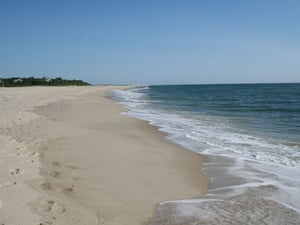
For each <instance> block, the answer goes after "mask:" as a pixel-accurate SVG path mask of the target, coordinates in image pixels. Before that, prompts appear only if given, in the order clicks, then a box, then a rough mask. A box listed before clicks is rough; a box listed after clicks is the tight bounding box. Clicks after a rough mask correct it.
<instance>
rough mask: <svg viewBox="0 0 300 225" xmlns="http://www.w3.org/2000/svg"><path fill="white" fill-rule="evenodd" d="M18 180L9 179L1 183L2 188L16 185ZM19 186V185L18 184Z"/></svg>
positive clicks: (0, 187) (0, 188)
mask: <svg viewBox="0 0 300 225" xmlns="http://www.w3.org/2000/svg"><path fill="white" fill-rule="evenodd" d="M16 185H17V182H12V181H8V182H6V183H4V184H2V185H0V190H2V189H6V188H9V187H10V186H16ZM18 186H19V185H18ZM0 225H1V224H0Z"/></svg>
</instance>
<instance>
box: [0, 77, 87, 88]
mask: <svg viewBox="0 0 300 225" xmlns="http://www.w3.org/2000/svg"><path fill="white" fill-rule="evenodd" d="M69 85H76V86H84V85H90V84H89V83H87V82H84V81H82V80H68V79H63V78H61V77H56V78H49V77H42V78H36V77H10V78H0V87H25V86H69Z"/></svg>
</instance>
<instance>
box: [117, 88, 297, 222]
mask: <svg viewBox="0 0 300 225" xmlns="http://www.w3.org/2000/svg"><path fill="white" fill-rule="evenodd" d="M299 90H300V85H299V84H277V85H271V84H269V85H198V86H197V85H191V86H189V85H186V86H154V87H153V86H152V87H141V88H136V89H131V90H126V91H116V92H113V93H112V95H113V97H114V98H115V99H116V100H118V101H119V102H121V103H122V104H124V105H125V106H126V107H127V108H129V109H130V111H129V112H128V113H127V114H128V115H129V116H132V117H136V118H139V119H143V120H146V121H149V122H150V123H151V124H153V125H156V126H159V127H160V130H162V131H164V132H167V133H168V137H167V138H168V139H169V140H171V141H173V142H175V143H177V144H179V145H181V146H183V147H185V148H187V149H190V150H192V151H195V152H199V153H201V154H204V155H206V156H207V157H208V160H207V162H206V163H205V166H204V171H205V173H207V174H208V175H209V176H210V177H211V187H210V191H209V193H208V194H207V196H205V197H204V198H201V199H193V200H182V201H170V202H165V203H161V204H160V206H159V208H158V210H157V214H156V217H155V218H154V219H153V220H152V221H151V222H149V224H151V225H154V224H299V223H300V203H299V201H298V200H299V198H300V189H299V187H300V142H299V140H300V120H299V118H300V99H299ZM297 96H298V97H297Z"/></svg>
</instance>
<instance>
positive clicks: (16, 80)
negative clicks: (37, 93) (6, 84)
mask: <svg viewBox="0 0 300 225" xmlns="http://www.w3.org/2000/svg"><path fill="white" fill-rule="evenodd" d="M22 82H23V80H22V79H20V78H19V79H15V80H14V84H17V83H22Z"/></svg>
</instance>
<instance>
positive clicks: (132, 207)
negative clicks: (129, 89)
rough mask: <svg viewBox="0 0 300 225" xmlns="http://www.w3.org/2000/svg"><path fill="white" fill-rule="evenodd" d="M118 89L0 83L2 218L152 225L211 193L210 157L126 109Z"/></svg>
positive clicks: (4, 220) (29, 221)
mask: <svg viewBox="0 0 300 225" xmlns="http://www.w3.org/2000/svg"><path fill="white" fill-rule="evenodd" d="M117 88H123V87H112V86H106V87H57V88H52V87H30V88H12V89H7V88H3V89H0V101H1V102H0V104H1V112H0V113H1V117H0V124H1V131H0V138H1V142H0V143H1V145H0V147H1V161H0V163H1V168H2V169H1V172H0V173H1V176H0V187H1V188H0V200H1V201H0V222H1V223H4V224H5V225H9V224H23V225H27V224H28V225H29V224H30V225H32V224H39V223H42V224H64V225H66V224H75V225H76V224H78V225H79V224H80V225H81V224H111V225H113V224H124V225H125V224H128V225H132V224H144V223H146V222H147V221H148V220H150V219H151V218H152V216H153V212H154V210H155V207H156V206H158V205H159V203H161V202H165V201H170V200H178V199H189V198H195V197H200V196H202V195H203V194H205V193H206V192H207V188H208V178H207V177H205V176H204V175H203V173H202V172H201V168H202V162H203V159H202V157H201V156H200V155H198V154H196V153H193V152H190V151H187V150H184V149H181V148H180V147H178V146H176V145H174V144H172V143H169V142H167V141H165V140H164V134H163V133H161V132H159V131H158V130H157V128H155V127H153V126H150V125H148V124H147V123H146V122H143V121H139V120H136V119H132V118H129V117H127V116H125V115H120V113H121V112H124V111H125V109H124V108H123V107H121V106H120V105H119V104H117V103H116V102H114V101H112V100H111V99H109V98H108V97H107V91H109V90H111V89H117ZM16 202H18V204H16ZM15 215H20V216H18V217H16V216H15Z"/></svg>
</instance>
